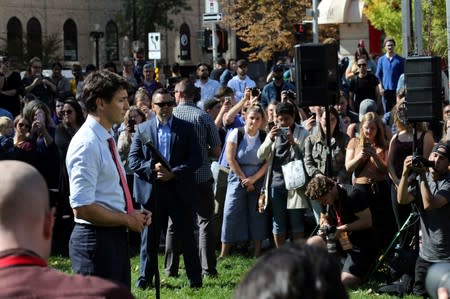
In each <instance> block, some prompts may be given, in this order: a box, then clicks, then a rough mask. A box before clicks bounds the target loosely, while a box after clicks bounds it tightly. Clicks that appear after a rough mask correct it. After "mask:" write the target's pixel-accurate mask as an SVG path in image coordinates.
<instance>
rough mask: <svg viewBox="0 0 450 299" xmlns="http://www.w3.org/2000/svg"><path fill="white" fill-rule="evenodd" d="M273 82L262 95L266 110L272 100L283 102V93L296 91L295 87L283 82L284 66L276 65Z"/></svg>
mask: <svg viewBox="0 0 450 299" xmlns="http://www.w3.org/2000/svg"><path fill="white" fill-rule="evenodd" d="M272 72H273V80H272V82H269V83H267V84H266V85H265V86H264V88H263V90H262V93H261V104H262V105H263V106H264V108H266V107H267V106H268V105H269V103H270V102H271V101H272V100H277V102H281V92H282V91H285V90H286V91H287V90H294V89H295V88H294V86H293V85H292V84H291V83H289V82H286V81H284V80H283V73H284V66H283V65H281V64H276V65H275V66H274V67H273V71H272Z"/></svg>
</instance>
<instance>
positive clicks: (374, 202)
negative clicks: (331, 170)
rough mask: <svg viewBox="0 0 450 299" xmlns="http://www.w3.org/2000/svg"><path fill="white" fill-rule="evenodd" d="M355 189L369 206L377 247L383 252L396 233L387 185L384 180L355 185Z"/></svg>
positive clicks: (389, 191)
mask: <svg viewBox="0 0 450 299" xmlns="http://www.w3.org/2000/svg"><path fill="white" fill-rule="evenodd" d="M355 189H358V190H360V191H361V196H363V197H364V198H365V199H366V200H367V202H368V204H369V209H370V213H371V214H372V227H373V228H374V229H375V235H376V239H377V247H378V249H380V250H384V249H385V248H386V247H387V246H388V245H389V243H390V242H391V241H392V239H393V237H394V235H395V233H396V231H397V228H396V222H395V216H394V211H393V209H392V202H391V190H390V186H389V183H388V181H387V180H386V181H379V182H375V183H374V184H355Z"/></svg>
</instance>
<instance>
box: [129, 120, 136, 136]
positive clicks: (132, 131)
mask: <svg viewBox="0 0 450 299" xmlns="http://www.w3.org/2000/svg"><path fill="white" fill-rule="evenodd" d="M135 125H136V121H135V120H134V119H129V120H128V124H127V126H128V132H130V133H134V126H135Z"/></svg>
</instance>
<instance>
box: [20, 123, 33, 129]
mask: <svg viewBox="0 0 450 299" xmlns="http://www.w3.org/2000/svg"><path fill="white" fill-rule="evenodd" d="M17 125H18V126H19V128H24V127H25V128H27V129H29V128H30V125H27V124H24V123H18V124H17Z"/></svg>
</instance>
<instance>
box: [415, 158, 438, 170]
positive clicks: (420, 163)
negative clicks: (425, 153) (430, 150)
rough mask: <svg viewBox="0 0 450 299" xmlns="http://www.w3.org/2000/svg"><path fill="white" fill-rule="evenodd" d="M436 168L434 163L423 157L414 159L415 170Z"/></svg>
mask: <svg viewBox="0 0 450 299" xmlns="http://www.w3.org/2000/svg"><path fill="white" fill-rule="evenodd" d="M422 166H424V167H426V168H428V167H434V163H433V162H432V161H429V160H428V159H425V158H424V157H422V156H417V155H414V156H413V159H412V167H413V168H420V167H422Z"/></svg>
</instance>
